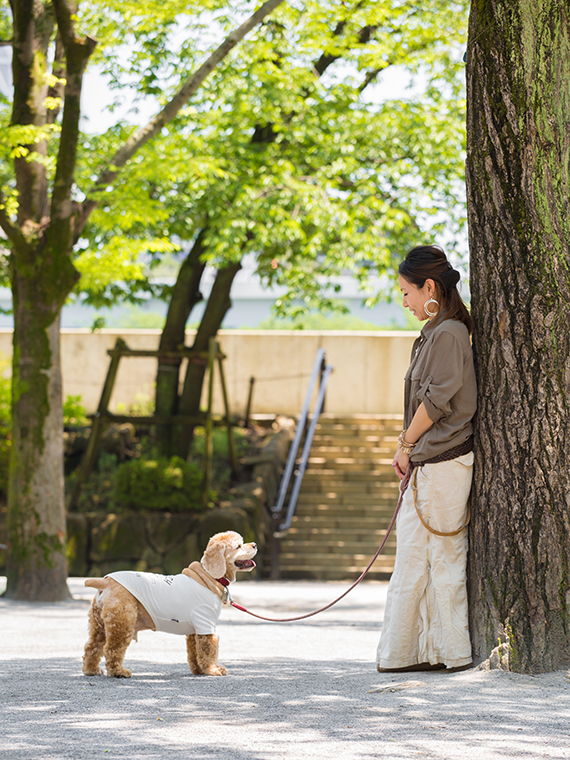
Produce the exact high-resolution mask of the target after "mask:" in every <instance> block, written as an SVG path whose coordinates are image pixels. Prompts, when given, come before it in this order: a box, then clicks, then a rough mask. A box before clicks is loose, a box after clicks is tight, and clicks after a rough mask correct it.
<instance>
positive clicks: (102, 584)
mask: <svg viewBox="0 0 570 760" xmlns="http://www.w3.org/2000/svg"><path fill="white" fill-rule="evenodd" d="M107 584H108V580H107V578H87V580H86V581H85V585H86V586H91V587H92V588H98V589H104V588H107Z"/></svg>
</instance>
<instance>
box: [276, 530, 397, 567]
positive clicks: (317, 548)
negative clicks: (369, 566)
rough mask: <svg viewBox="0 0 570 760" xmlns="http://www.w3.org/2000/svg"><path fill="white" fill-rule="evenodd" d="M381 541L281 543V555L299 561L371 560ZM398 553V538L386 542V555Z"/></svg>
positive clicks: (384, 550) (284, 541)
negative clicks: (320, 559)
mask: <svg viewBox="0 0 570 760" xmlns="http://www.w3.org/2000/svg"><path fill="white" fill-rule="evenodd" d="M379 546H380V541H378V543H375V542H374V541H372V542H371V543H368V544H364V543H362V542H359V541H344V542H335V543H327V542H321V541H319V542H316V541H310V540H307V541H286V540H282V541H281V547H280V554H281V556H282V557H296V558H297V559H298V560H299V559H309V558H313V557H321V556H327V557H333V558H334V559H335V560H337V559H339V558H344V559H348V560H351V559H352V560H354V561H356V559H357V558H358V557H369V560H368V561H369V562H370V559H371V558H372V557H373V556H374V555H375V553H376V551H377V550H378V547H379ZM395 551H396V538H395V537H394V538H392V536H391V535H390V537H389V538H388V540H387V541H386V545H385V546H384V549H383V552H384V554H392V555H393V554H394V553H395Z"/></svg>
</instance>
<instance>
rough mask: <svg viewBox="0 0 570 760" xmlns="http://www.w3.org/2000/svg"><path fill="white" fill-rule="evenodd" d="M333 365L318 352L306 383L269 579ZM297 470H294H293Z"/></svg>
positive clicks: (276, 512)
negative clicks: (315, 393)
mask: <svg viewBox="0 0 570 760" xmlns="http://www.w3.org/2000/svg"><path fill="white" fill-rule="evenodd" d="M332 369H333V368H332V365H330V364H327V363H326V360H325V351H324V349H323V348H319V350H318V351H317V355H316V357H315V362H314V364H313V371H312V372H311V377H310V379H309V385H308V387H307V392H306V394H305V400H304V402H303V407H302V409H301V413H300V415H299V419H298V421H297V427H296V429H295V435H294V436H293V441H292V443H291V448H290V449H289V455H288V457H287V463H286V464H285V469H284V471H283V477H282V478H281V485H280V486H279V491H278V493H277V500H276V502H275V505H274V506H273V507H272V509H271V512H272V516H273V526H274V530H273V557H272V573H271V577H272V578H277V577H278V575H279V539H280V538H281V536H283V535H284V534H285V533H286V532H287V530H288V529H289V528H290V527H291V522H292V520H293V516H294V514H295V508H296V506H297V499H298V498H299V492H300V491H301V485H302V483H303V476H304V474H305V470H306V469H307V463H308V461H309V454H310V451H311V445H312V443H313V437H314V435H315V430H316V427H317V423H318V421H319V416H320V414H321V412H322V411H323V408H324V402H325V393H326V389H327V383H328V379H329V376H330V373H331V372H332ZM317 379H318V380H319V387H318V391H317V398H316V400H315V406H314V408H313V414H312V416H311V422H310V424H309V427H308V429H307V431H306V435H305V441H304V444H303V450H302V453H301V457H300V458H299V460H298V461H297V455H298V452H299V447H300V445H301V440H302V438H303V434H304V433H305V429H306V426H307V420H308V417H309V407H310V404H311V399H312V397H313V393H314V390H315V385H316V383H317ZM296 465H297V469H296V470H295V466H296ZM293 473H295V480H294V481H293V487H292V489H291V495H290V497H289V504H288V505H287V511H286V513H285V518H284V519H283V508H284V505H285V499H286V497H287V491H288V490H289V484H290V482H291V476H292V475H293Z"/></svg>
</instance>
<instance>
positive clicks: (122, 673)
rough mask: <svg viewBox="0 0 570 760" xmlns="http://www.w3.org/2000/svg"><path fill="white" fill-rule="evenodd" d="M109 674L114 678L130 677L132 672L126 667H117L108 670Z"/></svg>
mask: <svg viewBox="0 0 570 760" xmlns="http://www.w3.org/2000/svg"><path fill="white" fill-rule="evenodd" d="M107 675H108V676H111V677H112V678H130V677H131V675H132V673H131V671H130V670H127V669H126V668H117V669H116V670H108V671H107Z"/></svg>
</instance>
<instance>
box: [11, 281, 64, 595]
mask: <svg viewBox="0 0 570 760" xmlns="http://www.w3.org/2000/svg"><path fill="white" fill-rule="evenodd" d="M13 294H14V339H13V340H14V362H13V375H12V430H13V432H12V453H11V460H10V487H9V498H8V540H9V552H8V568H7V576H8V583H7V588H6V596H7V597H9V598H11V599H22V600H26V601H36V602H51V601H60V600H62V599H67V598H68V596H69V591H68V589H67V563H66V559H65V508H64V480H63V416H62V390H61V389H62V382H61V368H60V352H59V311H60V308H61V306H60V304H59V303H58V302H57V300H55V299H54V300H52V301H51V305H47V304H46V301H47V298H41V297H40V294H39V293H38V288H37V287H36V283H35V282H34V281H33V279H32V278H29V277H26V276H25V275H24V276H22V275H21V274H20V273H18V272H16V273H15V274H14V276H13ZM46 295H47V294H46Z"/></svg>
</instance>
